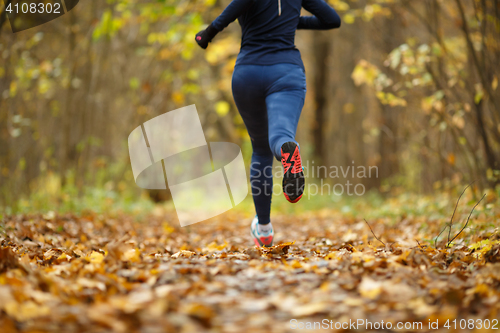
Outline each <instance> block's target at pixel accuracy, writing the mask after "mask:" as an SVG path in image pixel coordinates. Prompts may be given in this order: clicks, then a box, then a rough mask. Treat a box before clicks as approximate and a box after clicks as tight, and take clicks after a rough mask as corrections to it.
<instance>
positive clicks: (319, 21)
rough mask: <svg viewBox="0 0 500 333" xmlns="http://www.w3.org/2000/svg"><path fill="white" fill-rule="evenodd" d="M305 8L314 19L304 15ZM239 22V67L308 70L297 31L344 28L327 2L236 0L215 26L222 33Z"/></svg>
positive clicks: (311, 0)
mask: <svg viewBox="0 0 500 333" xmlns="http://www.w3.org/2000/svg"><path fill="white" fill-rule="evenodd" d="M302 7H303V8H304V9H306V10H307V11H309V12H311V13H312V14H314V16H300V10H301V8H302ZM236 19H238V21H239V23H240V25H241V31H242V36H241V50H240V53H239V55H238V58H237V60H236V65H272V64H278V63H292V64H296V65H299V66H300V67H302V68H304V65H303V63H302V59H301V57H300V52H299V50H298V49H297V48H296V47H295V30H296V29H315V30H326V29H333V28H338V27H340V17H339V15H338V14H337V12H336V11H335V10H334V9H333V8H332V7H330V6H329V5H328V4H327V3H326V2H325V1H323V0H233V1H232V2H231V3H230V4H229V5H228V6H227V7H226V9H224V11H223V12H222V13H221V14H220V15H219V17H217V18H216V19H215V20H214V21H213V22H212V26H213V27H214V28H215V29H217V30H218V31H221V30H223V29H224V28H225V27H227V26H228V25H229V24H230V23H231V22H233V21H234V20H236Z"/></svg>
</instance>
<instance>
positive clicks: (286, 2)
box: [195, 0, 340, 246]
mask: <svg viewBox="0 0 500 333" xmlns="http://www.w3.org/2000/svg"><path fill="white" fill-rule="evenodd" d="M302 7H304V9H306V10H307V11H309V12H310V13H312V14H313V16H300V11H301V8H302ZM236 19H238V21H239V23H240V25H241V30H242V38H241V49H240V53H239V54H238V57H237V59H236V65H235V67H234V72H233V77H232V91H233V97H234V101H235V103H236V107H237V108H238V111H239V113H240V114H241V117H242V118H243V121H244V123H245V126H246V128H247V130H248V134H249V136H250V139H251V141H252V148H253V153H252V164H251V167H250V185H251V188H252V196H253V200H254V204H255V210H256V213H257V215H256V216H255V218H254V219H253V221H252V223H251V234H252V237H253V239H254V241H255V244H256V245H257V246H272V245H273V238H274V230H273V227H272V224H271V219H270V214H271V197H272V192H273V191H272V188H273V176H272V164H273V156H274V157H275V158H276V159H277V160H278V161H281V163H282V165H283V194H284V195H285V197H286V199H287V200H288V201H290V202H292V203H295V202H297V201H299V200H300V198H301V197H302V194H303V192H304V172H303V168H302V162H301V159H300V151H299V145H298V143H297V141H295V132H296V131H297V124H298V122H299V118H300V113H301V111H302V107H303V105H304V98H305V95H306V76H305V69H304V64H303V63H302V59H301V56H300V52H299V50H298V49H297V48H296V47H295V44H294V43H295V30H297V29H313V30H327V29H334V28H338V27H340V17H339V15H338V14H337V12H335V10H334V9H333V8H332V7H330V6H329V5H328V4H327V3H326V2H325V1H324V0H233V1H232V2H231V3H230V4H229V5H228V6H227V7H226V9H224V11H223V12H222V13H221V14H220V15H219V16H218V17H217V18H216V19H215V20H214V21H213V22H212V23H211V24H210V25H209V26H208V27H207V28H206V29H205V30H202V31H200V32H199V33H197V34H196V37H195V40H196V42H197V43H198V45H200V47H202V48H203V49H206V48H207V46H208V43H210V42H211V41H212V39H213V38H214V37H215V35H217V33H219V32H220V31H222V30H223V29H224V28H226V27H227V26H228V25H229V24H230V23H231V22H233V21H234V20H236Z"/></svg>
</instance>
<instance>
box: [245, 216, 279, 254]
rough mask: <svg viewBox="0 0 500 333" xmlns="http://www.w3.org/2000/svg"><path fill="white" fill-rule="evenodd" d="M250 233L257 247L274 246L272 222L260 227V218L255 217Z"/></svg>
mask: <svg viewBox="0 0 500 333" xmlns="http://www.w3.org/2000/svg"><path fill="white" fill-rule="evenodd" d="M250 231H251V233H252V237H253V241H254V242H255V245H257V246H265V247H271V246H273V239H274V230H273V226H272V225H271V223H270V222H269V223H268V224H264V225H259V218H258V217H257V216H255V218H254V219H253V220H252V224H251V226H250Z"/></svg>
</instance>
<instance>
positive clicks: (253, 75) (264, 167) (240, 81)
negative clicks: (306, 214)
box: [232, 63, 306, 224]
mask: <svg viewBox="0 0 500 333" xmlns="http://www.w3.org/2000/svg"><path fill="white" fill-rule="evenodd" d="M232 90H233V97H234V101H235V103H236V107H237V108H238V111H239V112H240V114H241V117H242V118H243V121H244V123H245V126H246V127H247V130H248V134H249V135H250V139H251V140H252V148H253V153H252V164H251V165H250V186H251V188H252V196H253V200H254V204H255V210H256V212H257V216H258V218H259V223H261V224H268V223H269V222H270V214H271V198H272V194H273V175H272V165H273V156H274V157H275V158H276V159H277V160H280V159H281V146H282V145H283V144H284V143H285V142H289V141H293V142H296V141H295V132H296V131H297V124H298V122H299V118H300V113H301V111H302V107H303V106H304V99H305V96H306V76H305V72H304V69H302V68H301V67H300V66H298V65H296V64H288V63H282V64H276V65H237V66H235V68H234V72H233V79H232Z"/></svg>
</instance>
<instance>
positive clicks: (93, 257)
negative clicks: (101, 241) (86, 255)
mask: <svg viewBox="0 0 500 333" xmlns="http://www.w3.org/2000/svg"><path fill="white" fill-rule="evenodd" d="M103 260H104V255H103V254H102V253H100V252H96V251H93V252H92V253H91V254H90V262H91V263H96V264H100V263H101V262H102V261H103Z"/></svg>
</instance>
